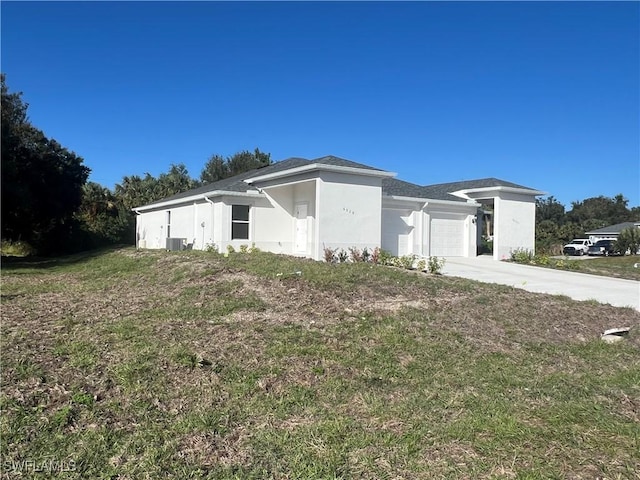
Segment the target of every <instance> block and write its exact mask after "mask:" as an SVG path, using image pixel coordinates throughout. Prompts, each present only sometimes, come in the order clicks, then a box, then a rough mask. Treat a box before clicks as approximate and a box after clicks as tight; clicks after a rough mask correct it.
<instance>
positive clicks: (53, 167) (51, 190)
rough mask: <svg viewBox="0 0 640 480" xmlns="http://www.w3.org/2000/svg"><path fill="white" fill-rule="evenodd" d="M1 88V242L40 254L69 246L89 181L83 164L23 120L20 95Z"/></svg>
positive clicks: (4, 84)
mask: <svg viewBox="0 0 640 480" xmlns="http://www.w3.org/2000/svg"><path fill="white" fill-rule="evenodd" d="M1 84H2V87H1V89H2V92H1V94H2V237H3V238H4V239H8V240H14V241H16V240H22V241H26V242H28V243H31V244H32V245H33V246H35V247H36V248H38V249H39V250H40V251H41V252H45V251H56V250H59V249H60V248H61V247H63V246H64V245H65V243H67V240H68V238H69V237H70V236H71V235H72V234H73V232H74V229H75V228H77V225H76V224H75V222H74V219H73V215H74V213H75V211H76V210H77V209H78V207H79V206H80V203H81V201H82V186H83V185H84V184H85V182H86V181H87V177H88V176H89V171H90V170H89V168H87V167H86V166H84V165H83V159H82V158H81V157H79V156H77V155H76V154H75V153H73V152H70V151H69V150H67V149H66V148H64V147H63V146H62V145H60V144H59V143H58V142H56V141H55V140H53V139H49V138H47V137H46V136H45V135H44V133H43V132H42V131H40V130H38V129H37V128H35V127H34V126H33V125H31V123H30V122H29V119H28V117H27V108H28V105H27V104H26V103H24V102H23V101H22V98H21V95H22V94H21V93H10V92H9V89H8V87H7V85H6V81H5V75H4V74H2V75H1Z"/></svg>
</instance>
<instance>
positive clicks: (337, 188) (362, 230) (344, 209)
mask: <svg viewBox="0 0 640 480" xmlns="http://www.w3.org/2000/svg"><path fill="white" fill-rule="evenodd" d="M381 185H382V181H381V179H380V178H377V177H365V176H356V175H350V174H342V173H335V172H322V173H321V175H320V179H319V181H318V184H317V190H316V199H317V200H316V207H317V208H316V211H317V215H318V216H317V229H316V230H315V232H314V233H315V237H316V239H317V241H316V245H315V252H314V254H313V255H312V258H314V259H316V260H320V259H321V258H323V255H322V254H323V248H324V247H327V248H342V249H344V250H347V249H348V248H349V247H356V248H358V249H360V250H362V249H363V248H365V247H366V248H368V249H369V250H372V249H374V248H375V247H379V246H380V239H381V231H382V186H381Z"/></svg>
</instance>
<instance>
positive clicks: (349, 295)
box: [0, 249, 640, 479]
mask: <svg viewBox="0 0 640 480" xmlns="http://www.w3.org/2000/svg"><path fill="white" fill-rule="evenodd" d="M603 260H606V261H611V260H616V259H603ZM591 262H599V260H593V261H585V263H591ZM614 326H631V327H634V328H633V329H632V330H631V334H630V336H629V337H628V339H627V340H625V341H624V342H622V343H619V344H615V345H606V344H603V343H602V342H600V341H599V335H600V333H601V332H602V331H603V330H604V329H606V328H609V327H614ZM639 326H640V314H639V313H638V312H636V311H634V310H632V309H622V308H614V307H611V306H605V305H599V304H596V303H594V302H574V301H572V300H569V299H567V298H566V297H561V296H550V295H542V294H533V293H529V292H525V291H523V290H517V289H512V288H510V287H505V286H499V285H488V284H480V283H476V282H472V281H468V280H464V279H459V278H448V277H442V276H428V275H423V274H417V273H415V272H407V271H401V270H398V269H394V268H389V267H378V266H371V265H367V264H355V265H328V264H324V263H318V262H312V261H308V260H299V259H293V258H290V257H284V256H276V255H271V254H266V253H252V254H241V253H237V254H232V255H231V256H230V257H228V258H224V257H222V256H218V255H214V254H210V253H205V252H195V251H191V252H179V253H167V252H138V251H136V250H134V249H119V250H112V251H104V252H100V253H94V254H92V255H87V256H82V255H77V256H74V257H67V258H64V259H58V260H52V261H45V262H40V263H30V262H29V261H25V262H17V263H3V267H2V344H1V357H0V361H1V367H2V379H1V382H2V383H1V390H0V407H1V409H2V412H1V413H2V414H1V415H0V435H1V437H0V440H1V441H0V452H1V453H2V468H3V472H2V475H3V478H78V479H80V478H82V479H84V478H103V479H144V478H149V479H156V478H158V479H162V478H176V479H196V478H210V479H219V478H221V479H225V478H229V479H230V478H237V479H244V478H256V479H258V478H260V479H261V478H278V479H285V478H286V479H309V478H320V479H336V478H344V479H347V478H365V479H378V478H424V479H431V478H452V479H454V478H455V479H458V478H469V479H477V478H479V479H482V478H518V479H538V478H539V479H549V478H558V479H584V478H607V479H618V478H621V479H627V478H628V479H632V478H638V476H637V475H638V473H637V472H638V471H640V333H639V330H640V329H639V328H638V327H639ZM47 462H48V463H47ZM43 466H44V468H42V467H43ZM36 467H40V468H36ZM36 470H42V471H40V472H38V471H36Z"/></svg>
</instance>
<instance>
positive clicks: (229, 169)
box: [200, 148, 271, 184]
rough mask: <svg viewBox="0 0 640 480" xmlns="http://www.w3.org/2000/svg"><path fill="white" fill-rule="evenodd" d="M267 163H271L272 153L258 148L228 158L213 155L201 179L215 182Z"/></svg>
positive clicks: (201, 174) (203, 170)
mask: <svg viewBox="0 0 640 480" xmlns="http://www.w3.org/2000/svg"><path fill="white" fill-rule="evenodd" d="M267 165H271V154H270V153H264V152H261V151H260V150H259V149H257V148H256V149H255V150H254V151H253V152H250V151H248V150H243V151H241V152H238V153H236V154H234V155H232V156H230V157H227V159H224V158H223V157H222V156H220V155H212V156H211V157H210V158H209V161H208V162H207V163H206V164H205V166H204V168H203V169H202V172H201V173H200V180H201V181H202V183H205V184H206V183H213V182H217V181H218V180H222V179H224V178H228V177H233V176H234V175H238V174H240V173H244V172H248V171H249V170H253V169H255V168H261V167H266V166H267Z"/></svg>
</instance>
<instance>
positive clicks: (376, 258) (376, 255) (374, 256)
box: [371, 247, 382, 265]
mask: <svg viewBox="0 0 640 480" xmlns="http://www.w3.org/2000/svg"><path fill="white" fill-rule="evenodd" d="M381 252H382V250H381V249H380V247H376V248H374V249H373V252H371V263H373V264H374V265H378V264H379V263H380V253H381Z"/></svg>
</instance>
